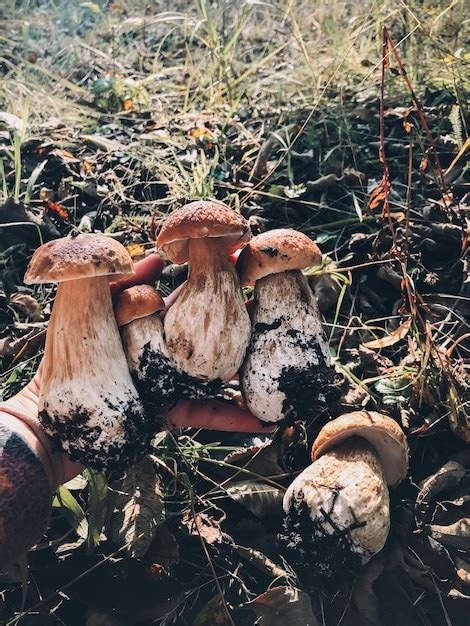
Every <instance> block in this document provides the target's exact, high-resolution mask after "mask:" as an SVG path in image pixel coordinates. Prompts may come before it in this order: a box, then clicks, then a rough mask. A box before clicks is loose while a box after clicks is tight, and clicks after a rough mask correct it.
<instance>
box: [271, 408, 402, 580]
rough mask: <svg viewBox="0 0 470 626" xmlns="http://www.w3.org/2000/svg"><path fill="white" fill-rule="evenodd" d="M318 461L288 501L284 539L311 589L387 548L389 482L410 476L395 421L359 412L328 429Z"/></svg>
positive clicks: (316, 451)
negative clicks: (311, 585) (384, 547)
mask: <svg viewBox="0 0 470 626" xmlns="http://www.w3.org/2000/svg"><path fill="white" fill-rule="evenodd" d="M312 459H313V463H312V464H311V465H309V466H308V467H307V468H306V469H305V470H304V471H303V472H302V473H301V474H300V475H299V476H297V478H296V479H295V480H294V481H293V482H292V484H291V485H290V486H289V488H288V489H287V491H286V494H285V496H284V511H285V514H286V515H285V518H284V530H283V533H282V534H281V535H280V542H281V546H282V547H283V548H284V551H285V555H286V558H287V559H288V560H289V561H290V562H291V563H292V565H293V567H294V568H295V569H296V571H297V573H298V574H299V577H300V578H301V579H302V580H303V581H304V582H305V584H307V585H308V584H312V583H313V584H314V585H315V584H320V585H321V584H324V585H325V586H328V583H329V582H332V581H334V580H335V578H334V577H339V578H341V577H343V576H348V575H352V574H355V573H356V572H357V571H358V570H359V569H360V567H362V565H364V564H365V563H367V561H368V560H369V559H370V558H371V557H372V556H373V555H374V554H376V553H377V552H379V551H380V550H381V549H382V548H383V546H384V544H385V541H386V539H387V536H388V533H389V529H390V503H389V493H388V487H387V485H390V486H396V485H397V484H398V483H399V482H400V481H401V480H403V479H404V478H405V476H406V474H407V471H408V446H407V443H406V438H405V435H404V433H403V431H402V430H401V428H400V427H399V426H398V424H397V423H396V422H395V421H394V420H393V419H391V418H390V417H387V416H386V415H382V414H381V413H375V412H372V411H358V412H354V413H350V414H347V415H342V416H340V417H338V418H336V419H334V420H332V421H331V422H329V423H327V424H326V425H325V426H324V427H323V428H322V430H321V431H320V433H319V435H318V437H317V438H316V440H315V443H314V444H313V448H312Z"/></svg>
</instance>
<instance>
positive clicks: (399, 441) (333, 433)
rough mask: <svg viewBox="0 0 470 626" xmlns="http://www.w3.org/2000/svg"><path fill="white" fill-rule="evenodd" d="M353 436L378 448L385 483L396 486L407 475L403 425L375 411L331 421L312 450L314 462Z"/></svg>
mask: <svg viewBox="0 0 470 626" xmlns="http://www.w3.org/2000/svg"><path fill="white" fill-rule="evenodd" d="M350 437H362V438H363V439H366V440H367V441H368V442H369V443H370V444H371V445H372V446H373V447H374V449H375V451H376V452H377V455H378V457H379V460H380V462H381V464H382V469H383V473H384V477H385V480H386V481H387V484H388V485H392V486H395V485H397V484H398V483H399V482H400V481H401V480H403V479H404V478H405V477H406V474H407V472H408V444H407V442H406V437H405V434H404V432H403V431H402V429H401V428H400V426H399V425H398V424H397V423H396V422H395V421H394V420H393V419H391V418H390V417H387V416H386V415H382V414H381V413H376V412H375V411H355V412H354V413H348V414H346V415H341V416H340V417H337V418H336V419H334V420H332V421H331V422H328V424H326V425H325V426H323V428H322V429H321V431H320V432H319V434H318V437H317V438H316V440H315V443H314V444H313V448H312V460H314V461H316V460H317V459H318V458H320V457H321V456H322V455H323V454H325V452H328V451H329V450H332V449H333V448H336V446H338V445H339V444H340V443H342V442H343V441H345V440H346V439H349V438H350Z"/></svg>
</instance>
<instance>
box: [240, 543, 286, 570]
mask: <svg viewBox="0 0 470 626" xmlns="http://www.w3.org/2000/svg"><path fill="white" fill-rule="evenodd" d="M234 548H235V551H236V552H237V554H238V555H239V556H241V557H242V558H243V559H245V560H246V561H248V563H250V565H252V566H253V567H256V569H258V570H260V571H261V572H263V574H266V575H267V576H271V577H272V578H288V577H289V573H288V572H286V570H285V569H282V567H280V566H279V565H276V563H274V561H271V559H269V558H268V557H267V556H266V555H265V554H263V553H262V552H260V550H255V549H254V548H246V547H245V546H234Z"/></svg>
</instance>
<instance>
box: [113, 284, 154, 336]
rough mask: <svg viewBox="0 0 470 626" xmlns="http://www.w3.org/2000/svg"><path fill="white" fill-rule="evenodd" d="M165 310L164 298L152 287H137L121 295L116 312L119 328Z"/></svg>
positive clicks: (126, 290)
mask: <svg viewBox="0 0 470 626" xmlns="http://www.w3.org/2000/svg"><path fill="white" fill-rule="evenodd" d="M164 308H165V303H164V302H163V298H162V297H161V296H160V294H159V293H158V291H157V290H156V289H154V288H153V287H151V286H150V285H135V286H134V287H129V289H124V291H122V292H121V293H120V294H119V298H118V301H117V304H116V307H115V311H114V312H115V314H116V321H117V324H118V326H124V325H125V324H129V323H130V322H133V321H134V320H138V319H140V318H141V317H147V315H152V313H156V312H157V311H163V309H164Z"/></svg>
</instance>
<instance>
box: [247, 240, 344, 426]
mask: <svg viewBox="0 0 470 626" xmlns="http://www.w3.org/2000/svg"><path fill="white" fill-rule="evenodd" d="M321 258H322V257H321V252H320V250H319V248H318V246H317V245H316V244H315V243H314V242H313V241H311V240H310V239H309V238H308V237H307V236H306V235H304V234H303V233H300V232H298V231H296V230H291V229H287V228H281V229H277V230H271V231H267V232H265V233H262V234H261V235H258V236H256V237H254V238H253V239H252V240H251V241H250V242H249V243H248V244H247V245H246V246H245V247H244V248H243V250H242V251H241V253H240V256H239V257H238V261H237V270H238V272H239V275H240V280H241V282H242V284H243V285H251V284H253V283H255V289H254V309H253V320H252V321H253V332H252V336H251V341H250V345H249V348H248V351H247V355H246V359H245V362H244V364H243V367H242V370H241V373H240V381H241V386H242V392H243V396H244V399H245V402H246V404H247V407H248V409H249V410H250V411H251V412H252V413H253V414H254V415H256V417H258V418H259V419H261V420H263V421H266V422H277V421H280V420H282V419H284V418H291V419H309V418H313V417H316V416H317V415H318V413H319V412H320V411H321V410H322V409H324V408H325V406H326V405H327V404H328V402H329V401H331V400H332V399H334V398H335V397H336V396H338V395H339V376H338V375H337V374H336V373H335V371H334V369H333V368H332V367H331V357H330V352H329V349H328V345H327V343H326V340H325V338H324V335H323V329H322V323H321V316H320V312H319V310H318V306H317V303H316V300H315V297H314V295H313V293H312V291H311V289H310V287H309V285H308V282H307V279H306V278H305V276H304V275H303V274H302V269H304V268H306V267H310V266H315V265H320V263H321Z"/></svg>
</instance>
